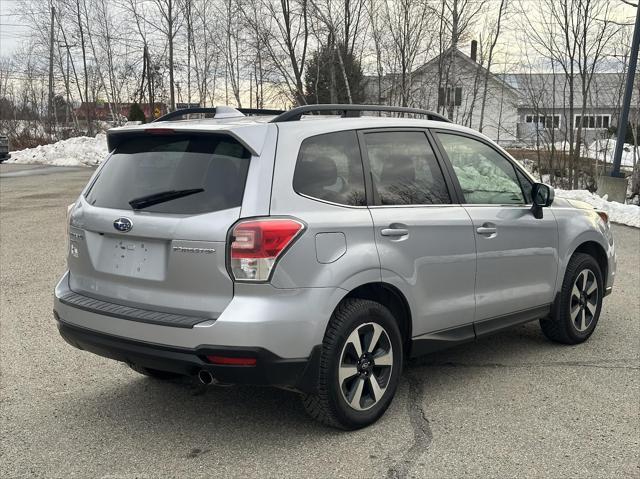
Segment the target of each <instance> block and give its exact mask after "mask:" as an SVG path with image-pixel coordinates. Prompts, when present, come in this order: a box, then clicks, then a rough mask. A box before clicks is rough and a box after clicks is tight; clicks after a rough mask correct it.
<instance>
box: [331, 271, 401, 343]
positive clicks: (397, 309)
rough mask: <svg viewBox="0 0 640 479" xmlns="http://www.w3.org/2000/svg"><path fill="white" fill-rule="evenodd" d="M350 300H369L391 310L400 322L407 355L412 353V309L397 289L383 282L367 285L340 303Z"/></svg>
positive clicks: (352, 291) (354, 291) (349, 294)
mask: <svg viewBox="0 0 640 479" xmlns="http://www.w3.org/2000/svg"><path fill="white" fill-rule="evenodd" d="M350 298H357V299H368V300H371V301H375V302H377V303H380V304H382V305H383V306H385V307H386V308H387V309H389V311H391V314H393V317H394V318H395V319H396V321H397V322H398V327H399V328H400V333H401V334H402V341H403V346H404V352H405V355H408V354H409V353H410V350H411V337H412V332H413V326H412V324H413V323H412V320H411V308H410V307H409V302H408V301H407V298H406V297H405V296H404V294H402V292H401V291H400V290H399V289H398V288H397V287H395V286H394V285H392V284H389V283H385V282H383V281H376V282H370V283H365V284H361V285H360V286H357V287H355V288H353V289H352V290H351V291H349V292H348V293H347V294H346V295H345V296H344V297H343V298H342V300H341V301H340V302H342V301H344V300H346V299H350ZM337 307H338V306H336V308H337Z"/></svg>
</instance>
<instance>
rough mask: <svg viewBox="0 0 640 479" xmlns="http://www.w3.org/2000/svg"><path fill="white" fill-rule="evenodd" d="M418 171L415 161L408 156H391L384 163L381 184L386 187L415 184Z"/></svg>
mask: <svg viewBox="0 0 640 479" xmlns="http://www.w3.org/2000/svg"><path fill="white" fill-rule="evenodd" d="M415 181H416V169H415V166H414V165H413V161H411V159H410V158H407V157H406V156H390V157H389V158H387V159H386V161H385V162H384V166H383V167H382V173H381V175H380V182H381V183H383V184H386V185H390V184H396V183H400V184H403V183H414V182H415Z"/></svg>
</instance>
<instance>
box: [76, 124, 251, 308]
mask: <svg viewBox="0 0 640 479" xmlns="http://www.w3.org/2000/svg"><path fill="white" fill-rule="evenodd" d="M250 159H251V154H250V153H249V151H248V150H247V149H245V148H244V147H243V146H242V145H241V144H240V143H238V142H237V141H236V140H235V139H233V138H232V137H230V136H228V135H224V134H198V133H175V134H166V133H164V132H163V133H161V134H158V133H156V134H149V133H144V132H140V133H137V134H136V133H134V134H130V135H125V136H120V137H119V140H118V142H117V145H116V146H115V149H114V150H113V153H112V155H111V156H110V157H109V158H108V160H106V164H105V165H104V166H103V167H102V168H101V169H100V170H99V171H98V173H97V174H96V176H95V178H94V179H93V181H92V183H91V184H90V185H88V187H87V189H86V190H85V192H84V193H83V196H82V197H81V198H80V200H79V201H78V202H77V203H76V206H75V208H74V209H73V210H72V212H71V218H70V227H69V233H70V248H69V257H68V262H69V270H70V287H71V289H72V290H73V291H75V292H76V293H80V294H83V295H86V296H90V297H93V298H96V299H102V300H106V301H109V302H113V303H117V304H121V305H125V306H132V307H137V308H141V309H148V310H152V311H165V312H172V313H178V314H187V315H194V316H195V315H197V316H201V317H208V318H216V317H217V316H218V315H219V314H220V313H221V312H222V311H223V310H224V308H225V307H226V305H227V304H228V303H229V301H231V298H232V296H233V283H232V281H231V279H230V277H229V274H228V272H227V269H226V265H225V256H226V255H225V250H226V237H227V232H228V230H229V227H230V226H231V225H232V224H233V223H234V222H235V221H236V220H237V219H238V217H239V216H240V207H241V204H242V198H243V194H244V187H245V182H246V178H247V171H248V168H249V162H250V161H251V160H250Z"/></svg>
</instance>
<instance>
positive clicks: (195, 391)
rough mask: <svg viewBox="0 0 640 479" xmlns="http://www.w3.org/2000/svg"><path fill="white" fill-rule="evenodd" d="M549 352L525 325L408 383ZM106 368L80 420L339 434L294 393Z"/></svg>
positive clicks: (410, 366)
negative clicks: (108, 373)
mask: <svg viewBox="0 0 640 479" xmlns="http://www.w3.org/2000/svg"><path fill="white" fill-rule="evenodd" d="M550 348H554V346H551V345H550V343H548V342H546V341H545V340H544V338H543V337H542V336H541V334H540V333H539V332H537V331H535V330H534V329H532V328H531V327H529V325H526V326H525V327H519V328H516V329H514V330H510V331H505V332H502V333H498V334H496V335H495V336H492V337H490V338H486V339H483V340H481V341H479V342H475V343H469V344H465V345H461V346H458V347H456V348H453V349H450V350H447V351H442V352H439V353H434V354H430V355H427V356H424V357H421V358H418V359H413V360H410V361H408V363H407V365H406V367H405V373H404V376H405V377H404V378H403V382H406V381H407V376H408V375H411V376H413V377H416V378H417V380H419V381H421V380H422V378H421V374H420V373H421V371H422V370H423V369H424V368H425V367H426V369H431V368H430V366H435V367H438V366H442V365H444V366H450V365H456V364H468V363H470V364H475V363H477V362H478V361H480V360H482V362H483V363H489V364H494V363H496V364H503V363H512V362H514V361H522V360H523V351H526V353H527V354H526V355H527V356H529V357H537V359H538V360H540V361H542V360H544V359H545V358H548V351H549V349H550ZM105 364H108V365H110V367H113V368H120V369H119V370H118V373H117V374H114V376H115V377H113V380H112V381H109V383H110V386H109V387H99V386H98V385H96V387H95V388H91V390H90V391H89V390H88V391H86V392H85V396H84V397H82V398H76V400H75V401H74V403H73V414H74V415H75V416H77V415H79V414H80V415H91V414H94V413H95V414H99V415H100V416H101V417H102V420H104V421H109V420H113V421H115V422H120V421H122V420H123V419H124V418H126V423H127V424H130V425H132V424H135V423H136V422H137V423H138V424H137V425H136V426H135V427H134V428H135V430H137V431H143V430H144V429H153V430H154V432H155V433H158V432H161V431H162V430H163V429H164V430H165V431H164V432H166V433H167V434H171V433H172V432H173V431H174V430H175V428H184V427H189V428H190V432H191V434H197V433H198V432H197V430H198V429H201V432H202V433H205V432H206V433H207V434H211V431H212V430H216V429H220V430H225V429H227V430H230V429H232V430H233V431H234V433H235V434H237V433H241V432H242V430H243V429H244V430H246V431H254V432H255V430H256V429H257V428H262V429H264V430H265V431H272V432H273V433H275V434H281V433H283V432H286V434H287V435H290V438H291V440H292V441H295V436H296V435H297V434H308V433H310V432H313V433H314V434H331V433H333V432H335V431H333V430H332V429H329V428H326V427H324V426H322V425H320V424H318V423H316V422H314V421H313V420H312V419H310V418H309V417H308V416H307V415H306V414H305V412H304V408H303V407H302V404H301V401H300V398H299V395H298V394H297V393H295V392H291V391H286V390H282V389H277V388H267V387H251V386H230V387H221V386H202V385H199V384H197V383H196V382H195V381H193V380H191V379H189V378H185V379H184V380H176V381H159V380H154V379H150V378H146V377H143V376H140V375H138V374H137V373H135V372H133V371H131V370H129V368H128V367H127V366H125V365H123V364H120V365H116V364H114V363H111V362H106V363H105ZM432 373H433V371H432V372H431V373H429V374H432ZM61 412H62V411H61ZM301 426H302V428H301ZM302 431H304V432H302Z"/></svg>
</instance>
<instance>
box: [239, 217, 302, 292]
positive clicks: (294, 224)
mask: <svg viewBox="0 0 640 479" xmlns="http://www.w3.org/2000/svg"><path fill="white" fill-rule="evenodd" d="M303 230H304V225H303V224H302V223H301V222H299V221H296V220H293V219H289V218H266V219H259V220H247V221H241V222H240V223H238V224H237V225H236V226H234V228H233V231H232V232H231V240H232V242H231V245H230V247H229V260H230V264H231V272H232V274H233V279H234V280H238V281H268V280H269V278H270V276H271V272H272V271H273V268H274V267H275V265H276V262H277V260H278V258H279V257H280V256H281V255H282V253H283V252H284V251H285V250H286V248H287V247H288V246H289V245H291V244H292V243H293V241H294V240H295V239H296V238H297V237H298V236H299V235H300V233H301V232H302V231H303Z"/></svg>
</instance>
